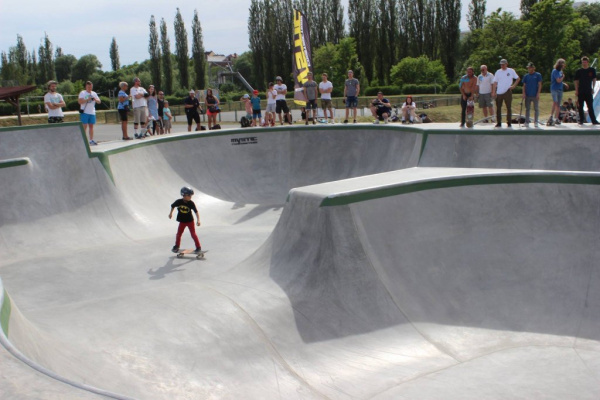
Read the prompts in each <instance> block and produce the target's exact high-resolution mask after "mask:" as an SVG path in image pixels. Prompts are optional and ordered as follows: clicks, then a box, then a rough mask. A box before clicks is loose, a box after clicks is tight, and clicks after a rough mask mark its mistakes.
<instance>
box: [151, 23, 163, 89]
mask: <svg viewBox="0 0 600 400" xmlns="http://www.w3.org/2000/svg"><path fill="white" fill-rule="evenodd" d="M148 53H149V54H150V75H151V76H152V83H153V84H154V87H155V88H156V90H158V89H159V88H160V86H161V79H160V57H161V53H160V46H159V43H158V31H157V30H156V20H155V19H154V15H152V16H150V41H149V44H148Z"/></svg>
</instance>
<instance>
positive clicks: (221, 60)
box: [204, 51, 238, 87]
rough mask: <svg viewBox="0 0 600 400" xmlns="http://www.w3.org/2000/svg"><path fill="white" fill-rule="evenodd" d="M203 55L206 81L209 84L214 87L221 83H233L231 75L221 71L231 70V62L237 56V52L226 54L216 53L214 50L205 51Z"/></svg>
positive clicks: (232, 62)
mask: <svg viewBox="0 0 600 400" xmlns="http://www.w3.org/2000/svg"><path fill="white" fill-rule="evenodd" d="M204 55H205V56H206V63H207V64H208V82H209V85H210V86H212V87H216V86H218V85H220V84H222V83H233V77H232V76H231V75H229V76H228V75H222V72H231V70H232V68H233V64H234V63H235V60H237V58H238V55H237V53H233V54H230V55H228V56H226V55H223V54H216V53H215V52H214V51H206V52H204Z"/></svg>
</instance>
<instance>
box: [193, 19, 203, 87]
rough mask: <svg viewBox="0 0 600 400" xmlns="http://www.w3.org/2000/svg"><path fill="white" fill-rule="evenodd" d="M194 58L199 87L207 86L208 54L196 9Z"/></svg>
mask: <svg viewBox="0 0 600 400" xmlns="http://www.w3.org/2000/svg"><path fill="white" fill-rule="evenodd" d="M192 59H193V60H194V72H195V75H196V76H195V80H194V84H195V86H196V88H198V89H204V88H205V87H206V56H205V55H204V44H203V43H202V26H201V25H200V19H199V18H198V10H194V19H193V20H192Z"/></svg>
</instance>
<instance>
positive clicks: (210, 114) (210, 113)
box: [206, 110, 219, 117]
mask: <svg viewBox="0 0 600 400" xmlns="http://www.w3.org/2000/svg"><path fill="white" fill-rule="evenodd" d="M217 114H219V113H218V112H211V111H210V110H206V115H208V116H210V117H212V116H213V115H217Z"/></svg>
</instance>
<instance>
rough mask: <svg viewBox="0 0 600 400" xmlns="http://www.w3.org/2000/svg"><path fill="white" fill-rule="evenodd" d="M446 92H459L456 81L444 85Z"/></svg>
mask: <svg viewBox="0 0 600 400" xmlns="http://www.w3.org/2000/svg"><path fill="white" fill-rule="evenodd" d="M446 94H460V88H459V87H458V83H451V84H450V85H448V86H447V87H446Z"/></svg>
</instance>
